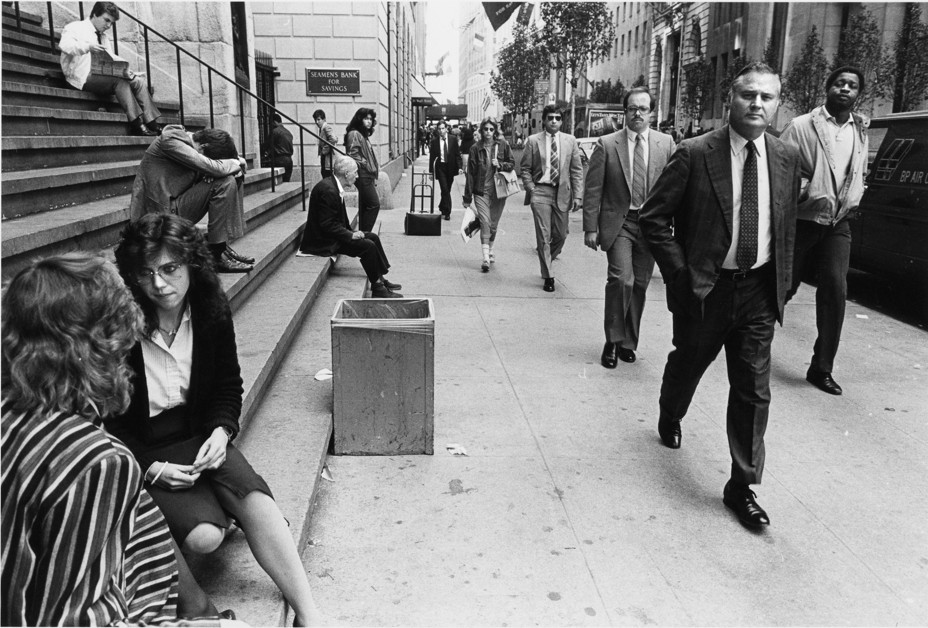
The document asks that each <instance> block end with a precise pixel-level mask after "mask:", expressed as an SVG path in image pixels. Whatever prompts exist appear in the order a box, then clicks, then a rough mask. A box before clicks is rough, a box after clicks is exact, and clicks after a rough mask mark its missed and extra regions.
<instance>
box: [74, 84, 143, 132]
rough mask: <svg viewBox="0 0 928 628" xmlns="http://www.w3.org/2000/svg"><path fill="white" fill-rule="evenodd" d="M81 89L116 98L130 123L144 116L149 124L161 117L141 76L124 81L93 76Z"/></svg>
mask: <svg viewBox="0 0 928 628" xmlns="http://www.w3.org/2000/svg"><path fill="white" fill-rule="evenodd" d="M81 89H82V90H84V91H87V92H93V93H95V94H101V95H103V96H116V100H118V101H119V104H120V106H121V107H122V109H123V111H125V112H126V118H128V120H129V122H132V121H133V120H135V119H136V118H138V117H139V116H142V122H144V123H145V124H148V123H149V122H154V121H155V120H156V119H157V118H158V116H160V115H161V112H160V111H158V107H156V106H155V103H153V102H152V100H151V94H149V93H148V84H147V83H146V81H145V80H144V79H143V78H142V77H140V76H136V77H135V78H132V79H124V78H119V77H116V76H100V75H99V74H91V75H89V76H88V77H87V81H86V82H85V83H84V86H83V87H82V88H81Z"/></svg>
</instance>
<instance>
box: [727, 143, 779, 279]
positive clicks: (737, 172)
mask: <svg viewBox="0 0 928 628" xmlns="http://www.w3.org/2000/svg"><path fill="white" fill-rule="evenodd" d="M729 135H730V136H731V183H732V189H731V193H732V201H733V206H734V211H733V213H732V221H731V247H729V249H728V254H727V255H726V256H725V261H724V262H723V263H722V268H727V269H730V270H737V269H738V262H736V261H735V254H736V253H737V251H738V235H739V234H740V232H741V229H740V228H741V186H742V184H743V182H744V160H745V158H746V157H747V151H746V150H745V148H744V147H745V146H746V145H747V143H748V141H747V140H746V139H744V138H743V137H741V136H740V135H738V134H737V133H736V132H735V130H734V129H732V128H731V127H729ZM754 146H755V147H756V148H757V262H756V263H755V264H754V265H753V266H752V267H751V268H758V267H760V266H763V265H764V264H766V263H767V262H769V261H770V243H771V241H772V239H773V238H772V236H773V232H772V230H771V223H770V173H769V171H768V170H767V168H768V162H767V141H766V139H765V137H764V135H761V136H760V137H759V138H757V139H756V140H754Z"/></svg>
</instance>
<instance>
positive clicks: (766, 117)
mask: <svg viewBox="0 0 928 628" xmlns="http://www.w3.org/2000/svg"><path fill="white" fill-rule="evenodd" d="M779 97H780V79H779V77H778V76H777V75H776V73H775V72H774V71H773V70H772V69H770V68H769V67H768V66H766V65H764V64H761V63H752V64H750V65H748V66H747V67H745V68H744V69H743V70H742V71H741V72H740V73H739V74H738V76H737V77H736V78H735V80H734V82H733V83H732V87H731V94H730V100H731V112H730V114H729V120H730V121H729V125H726V126H724V127H722V128H721V129H719V130H718V131H714V132H711V133H707V134H705V135H702V136H699V137H696V138H693V139H689V140H684V141H683V142H682V143H681V144H680V145H679V147H678V148H677V150H676V152H675V153H674V154H673V156H672V157H671V158H670V162H669V163H668V164H667V167H666V168H665V169H664V172H663V174H661V176H660V178H659V179H658V180H657V183H656V184H655V186H654V187H653V188H652V190H651V196H650V197H648V200H647V202H646V203H645V205H644V208H643V209H642V210H641V214H640V217H639V223H640V225H641V229H642V231H643V232H644V234H645V236H646V237H647V239H648V243H649V244H650V246H651V252H652V254H653V255H654V258H655V259H656V260H657V263H658V266H660V269H661V273H662V274H663V276H664V281H665V282H666V283H667V307H668V308H669V309H670V311H671V313H672V314H673V346H674V349H673V351H671V352H670V355H669V356H668V357H667V365H666V366H665V368H664V379H663V383H662V384H661V393H660V402H659V403H660V418H659V420H658V433H659V434H660V437H661V440H662V441H663V443H664V445H666V446H667V447H670V448H672V449H676V448H679V447H680V443H681V439H682V433H681V429H680V420H681V419H682V418H683V416H684V415H685V414H686V412H687V410H688V409H689V405H690V402H691V401H692V399H693V395H694V393H695V392H696V386H697V385H698V384H699V380H700V378H701V377H702V375H703V373H705V371H706V369H707V368H708V366H709V365H710V364H711V363H712V361H713V360H714V359H715V357H716V356H717V355H718V354H719V352H720V351H721V349H722V347H725V357H726V362H727V364H728V382H729V394H728V412H727V420H726V427H727V432H728V445H729V450H730V452H731V458H732V463H731V478H730V479H729V481H728V483H727V484H726V485H725V489H724V491H723V502H724V503H725V505H726V506H728V507H729V508H731V509H732V510H733V511H734V512H735V514H736V515H737V516H738V518H739V519H740V520H741V522H742V523H743V524H745V525H747V526H752V527H757V526H764V525H768V524H769V523H770V519H769V517H768V516H767V513H766V512H764V510H763V508H761V507H760V505H758V503H757V501H756V500H755V497H756V495H755V493H754V492H753V491H752V490H751V488H750V485H751V484H760V481H761V476H762V475H763V471H764V457H765V450H764V432H765V430H766V427H767V416H768V411H769V406H770V345H771V342H772V341H773V331H774V324H775V322H776V321H779V322H780V323H781V324H782V322H783V306H784V303H785V302H786V292H787V290H788V289H789V287H790V281H791V272H792V256H793V242H794V238H795V233H796V204H797V201H798V196H799V182H800V174H799V153H798V151H797V150H796V149H795V148H793V147H791V146H788V145H786V144H784V143H783V142H781V141H780V140H778V139H777V138H775V137H773V136H772V135H770V134H769V133H765V130H766V128H767V125H768V124H770V121H771V119H772V117H773V115H774V114H775V113H776V110H777V107H778V106H779V100H780V98H779Z"/></svg>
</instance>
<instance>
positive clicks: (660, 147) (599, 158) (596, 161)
mask: <svg viewBox="0 0 928 628" xmlns="http://www.w3.org/2000/svg"><path fill="white" fill-rule="evenodd" d="M675 146H676V145H675V144H674V142H673V138H672V137H670V136H669V135H667V134H665V133H659V132H657V131H655V130H653V129H651V130H649V131H648V183H649V184H650V186H651V187H653V186H654V182H655V181H657V178H658V176H660V174H661V171H662V170H663V169H664V166H666V165H667V160H668V159H670V155H671V154H672V153H673V150H674V148H675ZM633 175H634V164H633V163H629V161H628V131H627V130H626V129H622V130H621V131H617V132H616V133H610V134H609V135H604V136H603V137H601V138H600V139H599V142H598V143H597V144H596V148H595V149H593V155H592V156H591V157H590V165H589V167H588V168H587V171H586V180H585V181H584V186H583V188H584V189H583V230H584V231H598V232H599V246H600V247H602V249H603V250H604V251H605V250H607V249H609V248H611V247H612V243H613V242H615V239H616V237H618V235H619V232H620V231H621V230H622V225H623V224H624V223H625V216H626V215H627V214H628V208H629V206H630V205H631V200H632V177H633Z"/></svg>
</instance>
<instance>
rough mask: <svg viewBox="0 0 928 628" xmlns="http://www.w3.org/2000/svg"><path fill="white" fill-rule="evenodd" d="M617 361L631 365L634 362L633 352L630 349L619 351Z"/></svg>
mask: <svg viewBox="0 0 928 628" xmlns="http://www.w3.org/2000/svg"><path fill="white" fill-rule="evenodd" d="M619 359H620V360H622V361H623V362H628V363H629V364H631V363H632V362H634V361H635V352H634V351H632V350H631V349H619Z"/></svg>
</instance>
